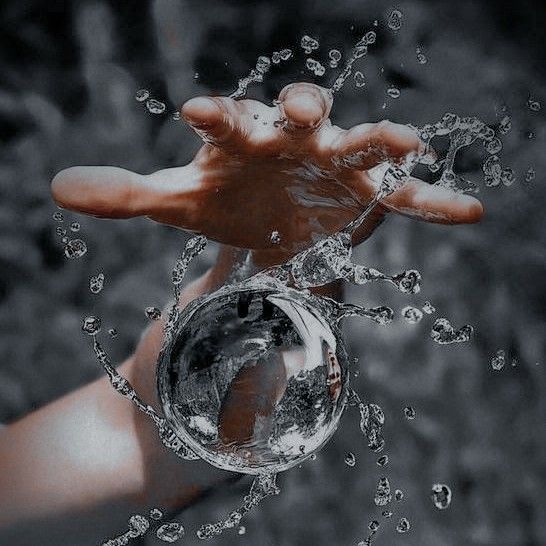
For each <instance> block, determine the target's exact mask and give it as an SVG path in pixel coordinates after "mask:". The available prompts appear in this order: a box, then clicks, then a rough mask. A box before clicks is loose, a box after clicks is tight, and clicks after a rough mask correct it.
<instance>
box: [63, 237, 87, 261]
mask: <svg viewBox="0 0 546 546" xmlns="http://www.w3.org/2000/svg"><path fill="white" fill-rule="evenodd" d="M86 252H87V245H86V244H85V241H83V240H82V239H71V240H69V241H66V244H65V247H64V255H65V256H66V257H67V258H70V259H71V260H74V259H76V258H81V257H82V256H83V255H84V254H85V253H86Z"/></svg>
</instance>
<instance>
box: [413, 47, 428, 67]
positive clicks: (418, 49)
mask: <svg viewBox="0 0 546 546" xmlns="http://www.w3.org/2000/svg"><path fill="white" fill-rule="evenodd" d="M415 54H416V56H417V62H418V63H419V64H427V62H428V59H427V56H426V55H425V54H424V53H423V49H422V48H421V47H420V46H417V47H416V48H415Z"/></svg>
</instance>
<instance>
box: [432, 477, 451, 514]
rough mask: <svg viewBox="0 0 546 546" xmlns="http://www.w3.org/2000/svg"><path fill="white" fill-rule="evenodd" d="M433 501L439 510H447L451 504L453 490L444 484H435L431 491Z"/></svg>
mask: <svg viewBox="0 0 546 546" xmlns="http://www.w3.org/2000/svg"><path fill="white" fill-rule="evenodd" d="M430 496H431V499H432V502H433V503H434V506H436V508H438V510H445V509H446V508H449V505H450V504H451V489H450V488H449V486H447V485H446V484H444V483H435V484H434V485H433V486H432V490H431V495H430Z"/></svg>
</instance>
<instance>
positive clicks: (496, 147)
mask: <svg viewBox="0 0 546 546" xmlns="http://www.w3.org/2000/svg"><path fill="white" fill-rule="evenodd" d="M485 149H486V151H487V153H488V154H491V155H494V154H498V153H499V152H500V151H501V150H502V142H501V141H500V139H498V138H493V139H491V140H489V141H487V142H486V143H485Z"/></svg>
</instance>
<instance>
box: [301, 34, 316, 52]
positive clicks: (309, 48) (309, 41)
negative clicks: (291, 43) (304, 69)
mask: <svg viewBox="0 0 546 546" xmlns="http://www.w3.org/2000/svg"><path fill="white" fill-rule="evenodd" d="M300 45H301V47H302V49H303V50H304V51H305V53H306V54H307V55H309V54H310V53H312V52H313V51H314V50H315V49H318V48H319V43H318V41H317V40H315V39H314V38H311V36H307V34H306V35H305V36H303V37H302V39H301V42H300Z"/></svg>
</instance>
